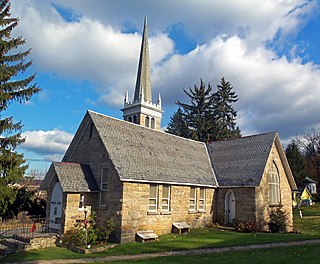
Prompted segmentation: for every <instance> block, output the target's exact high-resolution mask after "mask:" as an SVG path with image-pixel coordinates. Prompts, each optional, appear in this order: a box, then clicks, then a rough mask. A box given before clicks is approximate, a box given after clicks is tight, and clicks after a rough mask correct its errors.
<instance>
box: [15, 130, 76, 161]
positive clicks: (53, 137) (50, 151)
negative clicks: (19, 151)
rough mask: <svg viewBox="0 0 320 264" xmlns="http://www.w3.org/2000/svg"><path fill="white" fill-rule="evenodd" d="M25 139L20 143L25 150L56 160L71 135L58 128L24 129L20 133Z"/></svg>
mask: <svg viewBox="0 0 320 264" xmlns="http://www.w3.org/2000/svg"><path fill="white" fill-rule="evenodd" d="M22 137H23V138H25V139H26V141H25V142H24V143H23V144H22V145H21V147H22V148H23V149H25V150H28V151H32V152H34V153H36V154H39V155H43V156H45V157H47V158H48V159H53V160H57V159H59V158H60V157H61V156H62V155H63V154H64V153H65V151H66V150H67V148H68V146H69V144H70V142H71V140H72V138H73V135H72V134H70V133H68V132H66V131H61V130H58V129H54V130H50V131H42V130H38V131H26V132H24V133H22Z"/></svg>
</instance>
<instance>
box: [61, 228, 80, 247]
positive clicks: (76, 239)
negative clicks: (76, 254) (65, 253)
mask: <svg viewBox="0 0 320 264" xmlns="http://www.w3.org/2000/svg"><path fill="white" fill-rule="evenodd" d="M84 244H85V232H84V230H83V229H79V228H71V229H69V230H68V231H67V232H66V233H64V234H63V236H62V246H65V247H71V246H79V247H82V246H84Z"/></svg>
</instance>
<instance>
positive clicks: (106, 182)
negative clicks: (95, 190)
mask: <svg viewBox="0 0 320 264" xmlns="http://www.w3.org/2000/svg"><path fill="white" fill-rule="evenodd" d="M105 170H106V180H104V179H103V175H104V171H105ZM108 188H109V168H108V167H101V176H100V190H101V191H107V190H108Z"/></svg>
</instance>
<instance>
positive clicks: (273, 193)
mask: <svg viewBox="0 0 320 264" xmlns="http://www.w3.org/2000/svg"><path fill="white" fill-rule="evenodd" d="M269 197H270V205H279V204H280V183H279V173H278V168H277V166H276V164H275V163H274V162H273V163H272V165H271V167H270V170H269Z"/></svg>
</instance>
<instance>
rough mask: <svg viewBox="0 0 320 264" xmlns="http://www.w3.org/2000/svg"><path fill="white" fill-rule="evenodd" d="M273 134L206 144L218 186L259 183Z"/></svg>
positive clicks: (273, 137)
mask: <svg viewBox="0 0 320 264" xmlns="http://www.w3.org/2000/svg"><path fill="white" fill-rule="evenodd" d="M276 134H277V133H276V132H271V133H265V134H259V135H254V136H248V137H242V138H236V139H231V140H225V141H215V142H211V143H209V144H207V147H208V152H209V155H210V158H211V162H212V166H213V168H214V171H215V173H216V176H217V180H218V183H219V186H228V187H232V186H259V185H260V181H261V178H262V176H263V172H264V169H265V166H266V164H267V160H268V157H269V153H270V151H271V147H272V144H273V142H274V140H275V136H276Z"/></svg>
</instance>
